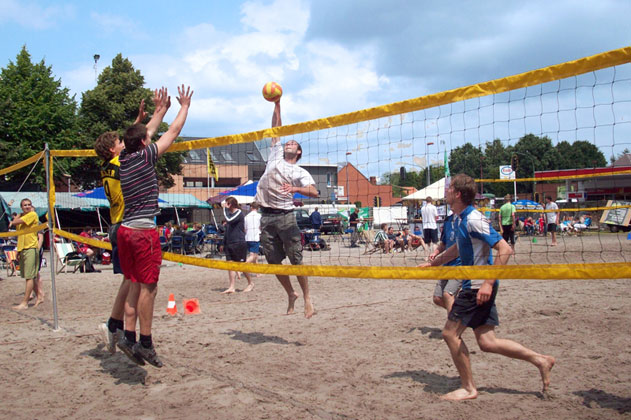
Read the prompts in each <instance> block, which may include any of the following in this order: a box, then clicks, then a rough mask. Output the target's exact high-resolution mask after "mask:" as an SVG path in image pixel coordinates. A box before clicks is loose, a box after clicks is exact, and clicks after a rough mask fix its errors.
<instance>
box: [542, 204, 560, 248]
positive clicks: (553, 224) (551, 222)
mask: <svg viewBox="0 0 631 420" xmlns="http://www.w3.org/2000/svg"><path fill="white" fill-rule="evenodd" d="M546 210H549V211H546V213H545V218H546V226H547V228H548V232H550V236H551V237H552V243H551V244H550V246H557V233H556V231H557V223H559V206H558V205H557V203H555V202H554V201H552V196H549V195H548V196H546Z"/></svg>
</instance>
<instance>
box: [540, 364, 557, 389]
mask: <svg viewBox="0 0 631 420" xmlns="http://www.w3.org/2000/svg"><path fill="white" fill-rule="evenodd" d="M554 362H555V360H554V357H552V356H546V355H542V356H541V359H540V363H539V364H537V367H538V368H539V372H541V381H542V382H543V392H544V393H545V392H546V391H547V390H548V387H549V386H550V371H551V370H552V368H553V367H554Z"/></svg>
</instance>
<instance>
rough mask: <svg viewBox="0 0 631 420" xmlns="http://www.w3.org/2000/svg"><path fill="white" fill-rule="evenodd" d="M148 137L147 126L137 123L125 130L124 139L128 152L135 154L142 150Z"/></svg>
mask: <svg viewBox="0 0 631 420" xmlns="http://www.w3.org/2000/svg"><path fill="white" fill-rule="evenodd" d="M146 137H147V126H146V125H144V124H141V123H137V124H134V125H132V126H131V127H129V128H128V129H127V130H125V134H124V135H123V139H124V140H125V149H127V152H129V153H134V152H137V151H138V150H140V149H142V148H143V147H144V146H143V141H144V140H145V138H146Z"/></svg>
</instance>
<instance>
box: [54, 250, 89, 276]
mask: <svg viewBox="0 0 631 420" xmlns="http://www.w3.org/2000/svg"><path fill="white" fill-rule="evenodd" d="M55 253H56V254H57V274H59V273H61V272H62V271H63V272H64V273H67V272H68V267H74V270H73V273H76V272H77V270H78V269H80V268H81V267H83V266H84V265H85V260H86V257H85V256H84V255H81V254H79V253H78V252H77V251H76V250H75V248H74V246H73V245H72V244H71V243H67V242H61V243H56V244H55Z"/></svg>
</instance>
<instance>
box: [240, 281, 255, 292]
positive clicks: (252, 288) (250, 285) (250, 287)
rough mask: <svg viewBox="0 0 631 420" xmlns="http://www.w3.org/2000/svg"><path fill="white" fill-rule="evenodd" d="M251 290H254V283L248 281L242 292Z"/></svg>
mask: <svg viewBox="0 0 631 420" xmlns="http://www.w3.org/2000/svg"><path fill="white" fill-rule="evenodd" d="M252 290H254V283H250V284H248V287H246V288H245V289H243V292H244V293H245V292H251V291H252Z"/></svg>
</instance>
